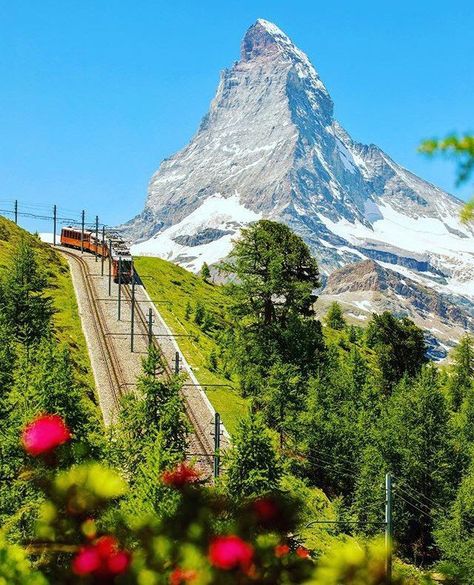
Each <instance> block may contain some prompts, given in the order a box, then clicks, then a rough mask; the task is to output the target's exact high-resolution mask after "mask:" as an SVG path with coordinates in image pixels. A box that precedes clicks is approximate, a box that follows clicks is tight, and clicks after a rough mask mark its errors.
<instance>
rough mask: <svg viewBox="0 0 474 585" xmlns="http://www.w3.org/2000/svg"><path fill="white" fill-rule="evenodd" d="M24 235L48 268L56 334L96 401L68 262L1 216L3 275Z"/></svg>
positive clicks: (79, 380)
mask: <svg viewBox="0 0 474 585" xmlns="http://www.w3.org/2000/svg"><path fill="white" fill-rule="evenodd" d="M21 238H24V239H25V240H26V241H27V242H28V243H30V244H31V245H32V246H33V248H34V250H35V252H36V253H37V255H38V258H39V261H40V264H41V266H42V267H44V268H45V270H46V274H47V277H48V294H49V295H50V296H51V298H52V300H53V305H54V308H55V314H54V316H53V322H54V333H55V336H56V338H57V339H58V341H59V342H61V343H64V344H66V345H67V346H68V348H69V349H70V352H71V358H72V361H73V364H74V371H75V375H76V378H77V381H78V382H79V384H80V385H81V386H82V387H83V388H84V391H85V392H86V393H87V394H88V395H89V396H90V397H91V398H93V399H94V400H95V397H94V378H93V375H92V369H91V366H90V362H89V354H88V351H87V345H86V341H85V338H84V335H83V332H82V326H81V320H80V317H79V312H78V307H77V303H76V297H75V293H74V288H73V284H72V280H71V277H70V274H69V267H68V264H67V261H66V260H65V259H64V258H63V257H62V256H61V254H59V253H58V252H56V251H55V250H53V249H52V248H51V247H50V246H48V245H46V244H44V243H42V242H41V241H40V240H39V239H38V238H37V237H35V236H34V235H32V234H30V233H29V232H27V231H25V230H23V229H21V228H20V227H18V226H17V225H15V223H13V222H12V221H10V220H8V219H5V218H4V217H0V275H1V274H2V272H4V271H5V270H6V269H7V267H8V265H9V262H10V260H11V257H12V253H13V251H14V250H15V247H16V245H17V244H18V242H19V241H20V239H21Z"/></svg>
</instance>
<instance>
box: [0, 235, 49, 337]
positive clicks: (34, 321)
mask: <svg viewBox="0 0 474 585" xmlns="http://www.w3.org/2000/svg"><path fill="white" fill-rule="evenodd" d="M46 285H47V280H46V277H45V275H44V273H43V272H42V270H41V269H40V267H39V265H38V261H37V259H36V255H35V252H34V250H33V248H32V246H31V245H30V244H28V243H27V242H26V240H24V239H22V240H21V241H20V243H19V245H18V248H17V249H16V251H15V253H14V255H13V258H12V261H11V263H10V266H9V267H8V269H7V271H6V276H5V278H4V280H3V282H2V283H1V288H0V312H1V313H2V317H3V319H5V321H6V322H7V324H8V326H9V327H11V329H12V331H13V333H14V335H15V337H16V339H17V340H18V341H20V342H21V343H24V344H25V345H26V346H30V345H31V344H32V343H34V342H36V341H38V340H39V339H40V338H41V337H43V336H45V335H46V334H47V333H48V330H49V326H50V321H51V316H52V314H53V309H52V301H51V299H50V298H48V297H47V296H46V295H45V288H46Z"/></svg>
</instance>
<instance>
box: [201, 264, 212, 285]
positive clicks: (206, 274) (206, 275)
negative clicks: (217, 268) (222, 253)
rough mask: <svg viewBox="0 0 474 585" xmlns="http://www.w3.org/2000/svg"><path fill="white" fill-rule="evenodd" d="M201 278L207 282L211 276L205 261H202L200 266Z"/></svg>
mask: <svg viewBox="0 0 474 585" xmlns="http://www.w3.org/2000/svg"><path fill="white" fill-rule="evenodd" d="M201 278H202V279H203V280H204V282H208V280H209V279H210V278H211V271H210V269H209V265H208V264H207V262H204V264H203V265H202V267H201Z"/></svg>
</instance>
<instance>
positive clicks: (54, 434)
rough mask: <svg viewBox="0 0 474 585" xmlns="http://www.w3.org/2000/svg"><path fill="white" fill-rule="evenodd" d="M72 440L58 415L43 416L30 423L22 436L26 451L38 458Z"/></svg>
mask: <svg viewBox="0 0 474 585" xmlns="http://www.w3.org/2000/svg"><path fill="white" fill-rule="evenodd" d="M70 438H71V432H70V431H69V429H68V428H67V426H66V423H65V422H64V421H63V419H62V418H61V417H60V416H59V415H57V414H43V415H40V416H38V417H37V418H35V420H33V421H32V422H30V423H29V424H28V425H27V426H26V427H25V429H24V430H23V434H22V443H23V447H24V448H25V451H26V452H27V453H29V454H30V455H32V456H33V457H37V456H38V455H43V454H44V453H49V452H50V451H52V450H53V449H55V448H56V447H58V446H59V445H62V444H63V443H66V442H67V441H69V439H70Z"/></svg>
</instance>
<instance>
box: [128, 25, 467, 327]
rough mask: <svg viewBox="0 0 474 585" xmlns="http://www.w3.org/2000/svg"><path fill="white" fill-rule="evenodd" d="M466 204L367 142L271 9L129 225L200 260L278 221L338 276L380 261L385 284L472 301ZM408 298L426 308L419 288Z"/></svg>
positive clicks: (146, 247)
mask: <svg viewBox="0 0 474 585" xmlns="http://www.w3.org/2000/svg"><path fill="white" fill-rule="evenodd" d="M460 205H461V203H460V202H459V201H458V200H457V199H456V198H454V197H452V196H451V195H449V194H447V193H445V192H443V191H442V190H440V189H438V188H437V187H435V186H434V185H431V184H430V183H427V182H426V181H423V180H422V179H420V178H418V177H416V176H415V175H413V174H412V173H410V172H409V171H407V170H406V169H404V168H402V167H401V166H399V165H398V164H397V163H395V162H394V161H393V160H392V159H391V158H390V157H389V156H388V155H387V154H385V153H384V152H383V151H382V150H381V149H380V148H378V147H377V146H375V145H369V146H366V145H363V144H359V143H357V142H355V141H354V140H353V139H352V138H351V137H350V136H349V135H348V133H347V132H346V131H345V130H344V129H343V128H342V127H341V125H340V124H339V123H338V122H337V121H336V120H335V118H334V114H333V102H332V100H331V97H330V95H329V93H328V91H327V89H326V87H325V86H324V84H323V82H322V81H321V79H320V77H319V75H318V73H317V72H316V70H315V69H314V67H313V66H312V64H311V63H310V61H309V60H308V58H307V57H306V55H305V54H304V53H303V52H302V51H300V50H299V49H298V48H297V47H296V46H295V45H294V44H293V43H292V42H291V41H290V39H289V38H288V37H287V36H286V35H285V34H284V33H283V32H282V31H281V30H280V29H279V28H278V27H276V26H275V25H273V24H271V23H269V22H267V21H265V20H262V19H259V20H258V21H257V22H256V23H255V24H254V25H253V26H251V27H250V28H249V30H248V31H247V33H246V35H245V37H244V39H243V41H242V46H241V57H240V60H239V61H238V62H236V63H235V64H234V65H233V66H232V67H231V68H230V69H226V70H225V71H224V72H223V73H222V75H221V79H220V83H219V86H218V88H217V92H216V95H215V97H214V99H213V101H212V103H211V105H210V109H209V111H208V113H207V114H206V116H205V117H204V119H203V120H202V122H201V125H200V127H199V129H198V131H197V133H196V134H195V136H194V137H193V138H192V139H191V141H190V143H189V144H188V145H187V146H186V147H185V148H184V149H183V150H181V151H180V152H178V153H176V154H175V155H173V156H172V157H171V158H169V159H166V160H164V161H163V162H162V163H161V165H160V167H159V169H158V171H157V172H156V173H155V174H154V175H153V177H152V179H151V182H150V186H149V191H148V198H147V201H146V205H145V209H144V211H143V212H142V213H141V214H140V215H138V216H137V217H135V218H134V219H133V220H131V221H130V222H129V223H128V224H126V226H124V227H125V229H126V230H127V231H128V233H129V234H130V236H131V237H132V239H133V240H134V241H135V242H136V244H135V246H134V248H133V251H134V253H136V254H148V255H157V256H161V257H164V258H167V259H169V260H173V261H175V262H178V263H180V264H182V265H184V266H186V267H188V268H190V269H193V270H198V269H199V268H200V266H201V265H202V263H203V262H204V261H206V262H208V263H209V264H212V263H213V262H216V261H218V260H219V259H221V258H223V257H225V256H226V255H227V254H228V253H229V251H230V249H231V247H232V240H233V239H235V238H236V237H238V232H239V228H240V227H241V226H242V225H245V224H248V223H249V222H252V221H256V220H258V219H259V218H262V217H265V218H270V219H275V220H278V221H282V222H284V223H286V224H288V225H289V226H290V227H292V228H293V229H294V230H295V231H296V232H297V233H298V234H300V235H301V236H302V237H303V238H304V239H305V241H306V242H307V243H308V244H309V246H310V247H311V249H312V251H313V252H314V254H315V256H316V257H317V258H318V260H319V262H320V266H321V269H322V271H323V272H324V274H325V275H327V276H329V285H328V286H330V283H331V276H330V275H331V273H333V272H334V271H335V270H338V269H340V268H342V267H344V266H347V265H350V264H354V263H360V262H361V261H367V260H372V261H373V262H371V263H370V266H371V267H372V268H374V267H375V268H376V267H380V268H381V269H385V273H384V274H386V275H388V274H389V275H390V278H388V277H387V276H385V279H379V280H378V281H377V283H378V284H377V286H378V287H379V290H380V291H382V288H380V287H381V284H382V280H384V281H385V282H388V283H389V284H388V285H387V287H386V288H385V289H383V290H384V291H385V292H387V291H390V292H393V290H394V289H393V285H394V282H395V281H398V282H401V281H402V280H404V281H405V282H409V283H410V284H409V285H407V287H408V288H413V290H414V288H416V289H417V290H427V291H431V294H433V295H436V294H438V295H443V299H446V302H448V300H449V299H451V298H453V296H454V297H455V298H456V299H459V302H458V304H460V305H462V306H464V305H466V306H468V307H471V308H472V307H473V306H474V305H473V303H474V285H473V278H474V233H473V231H472V230H471V229H470V228H468V227H466V226H464V225H462V224H460V222H459V221H458V215H459V209H460ZM363 264H364V262H363ZM359 266H360V264H359ZM367 266H368V265H367ZM388 268H390V270H388ZM359 269H360V268H358V269H357V270H359ZM375 272H377V270H376V271H375ZM354 277H356V274H354ZM370 290H372V289H370ZM397 290H399V292H397V293H396V294H398V295H400V296H404V295H405V293H406V294H408V290H407V289H402V290H400V289H399V288H398V289H397ZM415 296H416V295H415ZM404 298H407V302H409V304H410V307H413V308H414V310H420V311H421V310H422V309H420V308H419V307H417V305H416V303H415V299H414V297H413V295H411V293H410V295H408V296H407V297H404ZM408 298H410V300H409V301H408ZM443 302H444V301H443ZM449 302H451V301H450V300H449ZM447 318H448V319H451V318H453V319H454V317H449V316H448V317H447ZM453 322H454V321H453ZM469 323H470V322H469V321H466V322H465V324H464V325H465V326H466V327H467V326H470V325H469ZM460 326H461V324H460Z"/></svg>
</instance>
